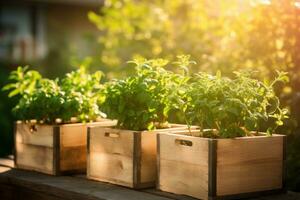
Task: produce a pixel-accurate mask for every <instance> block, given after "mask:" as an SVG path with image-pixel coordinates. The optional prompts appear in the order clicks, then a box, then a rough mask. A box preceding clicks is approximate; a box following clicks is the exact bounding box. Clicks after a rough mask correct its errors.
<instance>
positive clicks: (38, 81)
mask: <svg viewBox="0 0 300 200" xmlns="http://www.w3.org/2000/svg"><path fill="white" fill-rule="evenodd" d="M100 79H101V72H95V73H94V74H88V73H87V72H86V69H85V68H84V67H81V68H80V69H78V70H77V71H73V72H71V73H68V74H66V76H65V77H64V78H63V79H62V80H61V81H60V80H59V79H56V80H50V79H46V78H42V76H41V75H40V74H39V73H38V72H37V71H33V70H28V68H27V67H25V68H22V67H18V69H17V70H16V71H13V72H11V76H10V80H11V81H12V82H13V83H10V84H7V85H6V86H4V88H3V90H10V91H11V92H10V93H9V96H14V95H19V97H20V99H19V102H18V104H17V105H16V106H15V108H14V109H13V113H14V114H15V115H16V117H17V118H18V119H20V120H31V119H35V120H38V121H39V122H43V123H48V124H53V123H56V120H57V119H60V120H62V122H63V123H67V122H69V121H70V120H71V118H75V119H76V120H77V121H80V122H85V121H93V120H96V119H97V118H98V117H100V116H103V115H102V113H101V111H100V110H99V107H98V100H99V98H100V97H101V94H100V92H99V90H100V89H101V84H100Z"/></svg>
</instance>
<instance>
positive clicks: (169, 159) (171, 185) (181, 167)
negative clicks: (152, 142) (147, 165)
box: [158, 134, 208, 199]
mask: <svg viewBox="0 0 300 200" xmlns="http://www.w3.org/2000/svg"><path fill="white" fill-rule="evenodd" d="M180 141H184V142H188V143H189V144H190V145H191V146H186V145H183V144H184V143H180ZM158 167H159V183H158V188H159V189H160V190H163V191H167V192H171V193H175V194H184V195H189V196H193V197H196V198H201V199H207V196H208V140H207V139H204V138H197V137H190V136H184V135H175V134H159V166H158Z"/></svg>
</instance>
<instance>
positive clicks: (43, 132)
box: [16, 123, 53, 147]
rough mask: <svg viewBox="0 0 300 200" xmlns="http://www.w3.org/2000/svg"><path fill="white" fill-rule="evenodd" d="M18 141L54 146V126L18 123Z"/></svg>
mask: <svg viewBox="0 0 300 200" xmlns="http://www.w3.org/2000/svg"><path fill="white" fill-rule="evenodd" d="M16 126H17V127H16V143H22V144H31V145H38V146H46V147H53V139H52V138H53V128H52V126H49V125H38V124H36V125H30V124H27V123H17V124H16Z"/></svg>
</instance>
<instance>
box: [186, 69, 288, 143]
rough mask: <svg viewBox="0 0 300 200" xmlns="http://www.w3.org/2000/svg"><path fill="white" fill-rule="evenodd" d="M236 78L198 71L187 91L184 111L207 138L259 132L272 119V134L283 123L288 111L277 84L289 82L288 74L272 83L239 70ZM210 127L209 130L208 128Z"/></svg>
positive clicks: (280, 74)
mask: <svg viewBox="0 0 300 200" xmlns="http://www.w3.org/2000/svg"><path fill="white" fill-rule="evenodd" d="M235 75H236V76H235V78H234V79H229V78H226V77H222V76H221V74H220V73H217V75H216V76H212V75H210V74H207V73H198V74H196V75H195V76H194V77H193V78H192V79H191V83H190V84H189V87H188V89H186V91H185V96H184V101H185V105H186V106H185V108H184V109H182V110H181V111H182V112H183V113H184V114H185V118H186V120H187V123H188V124H189V125H191V124H195V125H198V126H199V127H200V130H201V131H200V133H201V134H202V136H204V137H221V138H233V137H242V136H246V135H251V131H259V130H260V128H261V123H266V122H269V124H270V127H269V128H268V130H267V133H268V134H272V133H273V132H274V130H275V129H276V128H277V127H278V126H281V125H283V120H284V119H285V118H287V110H286V109H281V108H280V105H279V99H278V97H277V96H276V95H275V92H274V89H273V87H274V85H275V84H276V83H278V82H286V81H287V80H288V77H287V75H286V73H283V72H278V77H277V78H275V80H274V81H273V82H272V83H271V84H267V83H263V82H261V81H258V80H256V79H253V78H251V74H250V73H245V72H243V73H241V72H235ZM205 129H208V130H209V131H207V130H205Z"/></svg>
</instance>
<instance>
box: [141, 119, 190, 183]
mask: <svg viewBox="0 0 300 200" xmlns="http://www.w3.org/2000/svg"><path fill="white" fill-rule="evenodd" d="M170 125H171V127H170V128H166V129H156V130H153V131H143V132H142V133H141V161H140V162H141V168H140V170H141V172H140V173H141V176H140V178H141V180H140V183H142V185H144V187H150V186H155V183H156V178H157V166H156V163H157V141H156V137H157V133H172V132H180V131H187V125H182V124H170Z"/></svg>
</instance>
